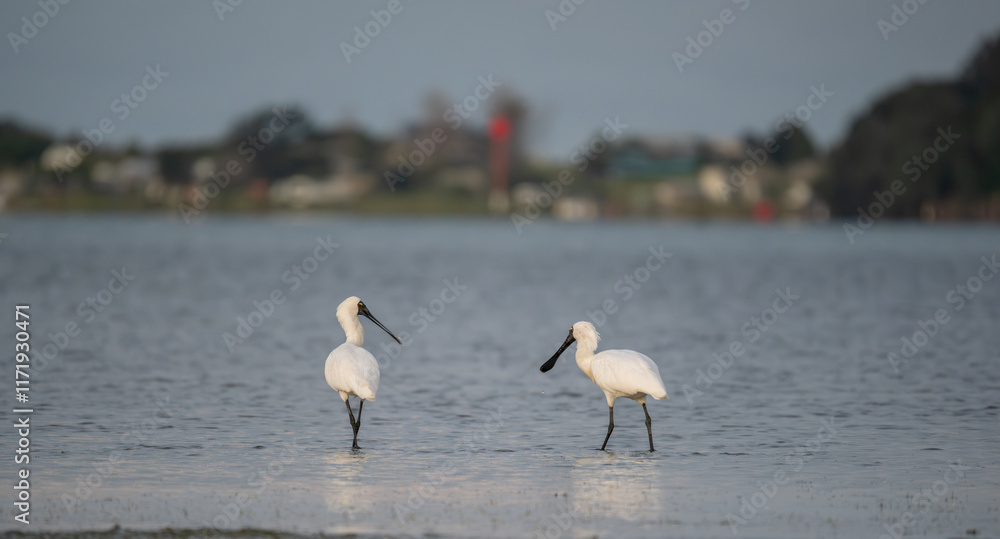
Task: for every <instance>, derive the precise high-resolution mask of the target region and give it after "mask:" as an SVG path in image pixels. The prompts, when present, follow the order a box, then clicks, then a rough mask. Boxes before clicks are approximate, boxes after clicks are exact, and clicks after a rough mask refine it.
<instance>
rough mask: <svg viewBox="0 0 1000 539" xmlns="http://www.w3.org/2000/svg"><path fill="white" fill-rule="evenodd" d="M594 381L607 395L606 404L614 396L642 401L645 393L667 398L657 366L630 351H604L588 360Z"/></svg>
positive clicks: (658, 397) (609, 403)
mask: <svg viewBox="0 0 1000 539" xmlns="http://www.w3.org/2000/svg"><path fill="white" fill-rule="evenodd" d="M590 369H591V372H592V373H593V380H594V383H595V384H597V387H599V388H601V389H602V390H603V391H604V394H605V395H606V396H607V397H608V405H611V404H613V403H614V400H615V399H616V398H618V397H625V398H628V399H632V400H635V401H637V402H639V403H640V404H641V403H643V402H646V396H647V395H648V396H650V397H653V398H654V399H657V400H659V399H665V398H667V390H666V388H664V387H663V380H662V379H661V378H660V369H659V368H658V367H657V366H656V363H654V362H653V360H652V359H649V357H647V356H646V355H644V354H640V353H639V352H635V351H632V350H605V351H604V352H601V353H600V354H597V355H595V356H594V359H593V360H592V361H591V363H590Z"/></svg>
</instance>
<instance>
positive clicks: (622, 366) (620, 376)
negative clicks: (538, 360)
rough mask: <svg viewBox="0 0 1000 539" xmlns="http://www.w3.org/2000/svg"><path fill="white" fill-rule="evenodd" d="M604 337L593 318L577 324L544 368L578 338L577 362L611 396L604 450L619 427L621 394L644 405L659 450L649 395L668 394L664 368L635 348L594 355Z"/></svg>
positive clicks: (650, 432)
mask: <svg viewBox="0 0 1000 539" xmlns="http://www.w3.org/2000/svg"><path fill="white" fill-rule="evenodd" d="M600 340H601V336H600V335H598V333H597V330H596V329H594V325H593V324H591V323H590V322H577V323H575V324H573V327H571V328H569V336H568V337H566V342H564V343H563V344H562V346H560V347H559V350H557V351H556V353H555V355H553V356H552V357H551V358H549V360H548V361H546V362H545V364H544V365H542V367H541V371H542V372H548V371H549V370H550V369H552V367H554V366H555V365H556V360H557V359H559V356H560V354H562V353H563V352H564V351H565V350H566V348H568V347H569V345H571V344H573V341H576V343H577V344H576V364H577V366H579V367H580V370H582V371H583V373H584V374H586V375H587V376H588V377H590V379H591V380H592V381H593V382H594V383H595V384H597V387H599V388H601V389H602V390H603V391H604V396H605V397H607V398H608V435H607V436H605V437H604V444H603V445H601V451H604V448H605V447H607V445H608V439H609V438H611V431H612V430H614V429H615V399H617V398H618V397H625V398H628V399H632V400H634V401H636V402H638V403H639V404H641V405H642V411H643V412H645V413H646V431H647V432H648V433H649V450H650V451H655V449H653V420H652V419H650V418H649V411H648V410H646V396H647V395H648V396H650V397H653V398H654V399H656V400H660V399H666V398H667V390H666V388H664V387H663V379H662V378H660V369H659V368H657V366H656V363H653V360H652V359H649V358H648V357H646V356H645V355H643V354H640V353H639V352H634V351H632V350H605V351H603V352H601V353H600V354H597V355H594V351H595V350H597V343H598V341H600Z"/></svg>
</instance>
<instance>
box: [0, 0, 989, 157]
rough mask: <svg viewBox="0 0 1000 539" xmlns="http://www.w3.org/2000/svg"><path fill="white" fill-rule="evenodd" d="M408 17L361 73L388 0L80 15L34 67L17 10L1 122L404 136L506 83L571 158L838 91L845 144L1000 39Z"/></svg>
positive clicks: (30, 6) (775, 27)
mask: <svg viewBox="0 0 1000 539" xmlns="http://www.w3.org/2000/svg"><path fill="white" fill-rule="evenodd" d="M220 1H223V2H224V1H225V0H220ZM910 1H911V2H912V1H914V0H910ZM401 2H402V4H401V5H402V7H403V10H402V12H400V13H398V14H397V15H394V16H393V17H392V20H391V22H389V24H388V25H387V26H386V27H385V28H384V29H382V30H381V32H380V34H379V35H378V36H377V37H375V38H374V39H372V40H371V43H370V45H368V46H367V47H365V48H364V49H363V50H362V51H361V52H360V54H356V55H354V56H353V57H352V59H351V62H350V63H348V62H347V61H346V60H345V58H344V55H343V54H342V52H341V48H340V43H341V42H342V41H347V42H351V41H353V39H354V27H355V26H364V25H365V24H366V23H367V22H369V21H371V20H372V17H371V15H370V14H369V11H370V10H382V9H385V8H386V6H387V5H388V4H389V0H374V1H369V2H363V3H362V2H354V3H346V2H318V1H314V2H305V1H283V2H277V1H273V2H262V1H254V0H243V2H242V4H241V5H239V6H237V7H236V8H235V9H234V10H233V11H232V12H229V13H227V14H226V15H225V17H224V20H222V21H220V20H219V17H218V16H217V15H216V11H215V8H214V7H213V4H212V2H210V1H207V0H184V1H170V2H167V1H162V2H136V1H133V2H117V1H115V2H112V1H101V2H98V1H92V2H83V1H80V0H75V1H71V2H69V4H67V5H65V6H60V11H59V13H58V14H56V15H55V16H54V17H52V18H51V20H49V21H48V23H47V24H46V25H45V27H43V28H40V29H39V31H38V33H37V35H35V36H34V37H32V38H30V39H29V40H28V42H27V43H26V44H22V45H20V50H19V52H17V53H15V52H14V50H13V47H12V46H11V43H10V39H9V37H8V33H9V32H15V33H19V32H20V31H21V27H22V25H23V22H22V21H21V17H25V16H26V17H29V19H30V18H31V17H32V15H33V14H34V13H35V12H36V11H39V9H40V8H39V5H38V3H37V0H34V1H5V2H2V3H0V30H2V31H3V34H4V36H5V37H4V42H3V44H2V45H0V73H2V79H3V83H2V85H0V116H11V115H12V116H14V117H16V118H18V119H21V120H23V121H26V122H28V123H29V124H32V125H36V126H39V127H43V128H47V129H50V130H54V131H55V132H56V133H57V134H59V135H66V134H69V133H71V132H73V131H74V130H76V132H78V130H79V129H83V128H94V127H97V125H98V122H99V121H100V120H101V119H102V118H105V117H108V118H111V119H112V121H113V122H114V125H115V131H114V133H112V134H111V135H110V136H109V140H110V142H111V144H123V143H125V142H127V141H129V140H130V139H138V140H139V141H141V142H142V143H143V144H147V145H148V144H155V143H161V142H164V141H182V140H193V139H206V138H210V137H215V136H218V135H220V134H221V133H223V132H224V131H225V130H226V129H227V128H228V127H229V126H230V125H231V124H232V122H233V121H234V120H235V119H236V118H237V117H238V116H239V115H241V114H245V113H247V112H250V111H251V110H253V109H256V108H258V107H261V106H263V105H266V104H274V103H286V102H297V103H300V104H302V105H303V106H304V107H305V108H306V109H307V110H308V111H309V112H310V113H311V114H312V116H313V118H314V119H315V120H317V122H319V123H320V124H327V125H329V124H332V123H334V122H336V121H338V120H340V119H342V118H344V117H345V115H349V116H350V117H352V118H353V119H354V120H355V121H356V122H358V123H359V124H362V125H365V126H368V127H369V128H371V129H372V130H374V131H375V132H376V133H379V134H391V133H394V132H398V131H399V130H400V129H401V128H402V126H403V125H405V124H406V123H407V122H412V121H415V120H417V119H419V118H420V117H421V116H422V114H423V102H424V99H425V97H426V96H427V95H428V93H429V92H431V91H432V90H439V91H441V92H443V93H444V94H445V95H446V96H448V98H449V99H450V100H454V101H458V100H460V99H462V98H463V97H465V96H467V95H470V94H471V93H472V92H473V91H474V89H475V87H476V85H477V84H478V82H477V78H478V77H480V76H483V75H488V74H491V73H492V74H493V76H494V78H495V79H496V80H497V81H500V82H501V83H502V85H503V87H506V88H508V89H510V90H514V91H516V92H517V93H518V94H520V95H522V96H524V97H525V98H526V99H527V100H528V101H529V103H530V105H531V106H532V108H533V110H534V111H535V112H536V113H537V114H536V116H535V118H534V119H535V123H536V126H537V132H536V133H535V135H534V139H535V145H534V147H533V151H535V152H536V153H539V154H543V155H546V156H549V157H554V158H562V159H565V158H568V156H569V154H570V152H571V151H572V149H573V148H574V147H575V146H576V145H578V144H580V143H582V142H584V141H585V140H587V139H588V138H589V137H590V135H591V134H593V133H594V132H595V131H596V130H597V129H599V127H600V126H601V125H602V123H603V121H604V118H605V117H608V116H611V117H614V116H615V115H620V116H621V119H622V121H623V122H625V123H627V124H629V125H630V126H631V127H630V128H629V131H630V133H633V134H640V133H642V134H652V135H656V134H671V133H701V134H709V135H736V134H739V133H742V132H745V131H747V130H754V131H758V132H763V131H766V130H769V129H770V128H771V127H772V126H773V125H774V122H775V121H776V120H777V119H778V117H780V116H781V115H782V114H784V113H786V112H790V111H793V110H794V109H795V108H796V107H797V106H799V105H803V104H805V102H806V99H807V98H808V96H809V94H810V86H812V85H819V84H825V85H826V89H827V90H828V91H832V92H833V93H834V96H833V97H831V98H830V99H829V101H827V103H825V104H824V105H823V107H822V108H821V109H820V110H818V111H816V112H815V113H813V117H812V118H811V119H810V121H809V122H808V129H809V130H810V131H811V132H812V133H813V134H814V135H815V136H816V137H817V138H818V139H819V141H820V142H821V143H823V144H829V143H831V142H834V141H836V140H837V139H839V138H840V137H841V136H843V134H844V132H845V129H846V128H847V126H848V125H849V122H850V120H851V118H852V117H853V116H855V115H857V114H858V113H860V112H862V111H863V110H864V109H865V108H867V106H868V105H869V103H870V101H871V99H873V98H874V97H876V96H877V95H879V94H881V93H883V92H885V91H887V90H890V89H892V88H894V87H898V86H900V85H901V84H904V83H905V82H907V81H909V80H912V79H913V78H936V77H944V76H952V75H954V74H955V73H956V72H957V71H958V69H959V68H960V67H961V66H962V65H964V63H965V62H966V61H967V59H968V58H969V56H970V55H971V54H972V52H973V51H974V50H975V49H976V47H978V46H979V44H980V43H981V42H982V40H983V39H984V38H985V37H988V36H991V35H995V34H996V33H997V32H998V31H1000V3H997V2H961V3H958V2H943V1H939V0H929V1H927V3H926V4H924V5H922V6H920V7H919V9H918V10H917V12H916V13H914V14H913V15H911V16H910V17H909V20H908V21H907V22H906V23H905V24H904V25H903V26H901V27H900V29H899V31H897V32H893V33H892V34H891V37H890V39H889V40H888V41H887V42H886V41H884V40H883V36H882V34H881V32H880V31H879V29H878V25H877V21H878V20H879V19H885V20H889V17H890V15H891V14H892V8H891V6H892V4H893V3H892V2H870V1H839V2H822V3H820V2H765V1H761V0H749V5H748V6H747V9H745V10H741V9H740V6H741V4H740V3H734V2H733V1H731V0H717V1H711V2H686V3H682V4H673V3H667V2H652V1H650V2H614V3H612V2H598V1H596V0H588V1H587V2H585V3H583V4H582V5H580V6H578V7H577V8H576V12H575V13H573V14H572V15H571V16H569V17H568V20H566V21H565V22H561V23H559V24H558V26H557V29H556V30H555V31H553V30H552V29H551V28H550V26H549V22H548V21H547V20H546V16H545V11H546V10H547V9H551V10H558V5H559V1H558V0H545V1H541V2H527V1H525V2H459V1H454V2H434V1H431V0H401ZM565 2H566V3H569V0H565ZM902 3H903V2H902V1H901V0H897V1H896V4H898V5H902ZM723 9H731V10H732V11H733V12H734V17H735V21H733V22H732V23H731V24H727V25H725V27H724V30H723V32H722V34H721V35H720V36H719V37H717V38H714V39H713V41H714V42H713V43H712V44H711V45H709V46H708V47H707V48H705V50H704V51H703V52H702V54H701V56H700V57H699V58H697V59H695V60H694V63H693V64H690V65H686V66H685V68H684V72H683V73H679V72H678V69H677V67H676V65H675V63H674V60H673V59H672V58H671V55H672V53H674V52H681V53H683V52H684V49H685V47H686V46H687V42H686V39H687V37H688V36H691V37H695V36H696V35H697V33H698V32H700V31H702V30H704V29H705V28H704V26H703V25H702V21H703V20H704V19H715V18H718V17H719V14H720V12H721V11H722V10H723ZM156 64H159V65H160V67H161V69H162V70H164V71H167V72H169V73H170V75H169V76H168V77H167V78H166V79H164V81H163V82H162V84H161V85H160V86H159V87H157V88H156V89H155V90H153V91H152V92H150V93H149V95H148V96H147V97H146V100H145V101H143V102H142V103H140V104H139V105H138V106H137V108H136V109H135V110H133V111H131V114H130V115H129V116H128V117H127V118H125V119H121V120H119V119H118V115H117V114H116V113H114V112H112V111H111V109H110V107H111V103H112V101H113V100H115V99H116V98H117V97H118V96H119V95H120V94H121V93H123V92H128V91H129V90H131V89H132V87H133V86H134V85H136V84H139V83H140V82H141V81H142V78H143V76H144V75H145V71H146V66H155V65H156ZM479 112H480V113H481V112H482V109H481V110H480V111H479ZM483 118H484V116H483V115H482V114H479V115H478V116H477V118H476V121H477V122H480V123H481V122H482V121H483Z"/></svg>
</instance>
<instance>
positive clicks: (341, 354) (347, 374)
mask: <svg viewBox="0 0 1000 539" xmlns="http://www.w3.org/2000/svg"><path fill="white" fill-rule="evenodd" d="M359 314H360V315H364V316H366V317H368V319H369V320H371V321H372V322H375V324H376V325H378V327H380V328H382V329H384V330H385V332H386V333H388V334H389V336H390V337H392V338H393V339H396V342H398V343H399V344H403V343H402V342H401V341H400V340H399V338H397V337H396V336H395V335H393V334H392V332H391V331H389V329H388V328H387V327H385V326H383V325H382V323H381V322H379V321H378V320H376V319H375V317H374V316H372V313H371V311H369V310H368V307H366V306H365V303H364V302H363V301H361V300H360V299H358V297H357V296H351V297H349V298H347V299H345V300H344V302H343V303H341V304H340V306H339V307H337V321H339V322H340V327H342V328H344V333H346V334H347V342H345V343H344V344H342V345H340V346H338V347H336V348H334V349H333V352H330V355H329V356H327V358H326V383H328V384H330V387H332V388H333V389H334V390H336V391H337V392H338V393H340V398H341V399H342V400H343V401H344V404H346V405H347V414H348V416H349V417H350V419H351V428H352V429H354V445H353V446H352V449H360V448H359V447H358V431H359V430H360V429H361V408H362V407H363V406H364V405H365V401H366V400H375V394H376V393H378V381H379V371H378V361H375V356H373V355H372V354H371V352H369V351H368V350H365V349H364V348H361V346H362V345H364V344H365V330H364V328H362V327H361V322H360V321H359V320H358V315H359ZM351 395H354V396H355V397H358V398H359V399H361V403H360V404H358V419H357V421H355V420H354V412H353V411H351V403H350V401H348V400H347V399H348V397H350V396H351Z"/></svg>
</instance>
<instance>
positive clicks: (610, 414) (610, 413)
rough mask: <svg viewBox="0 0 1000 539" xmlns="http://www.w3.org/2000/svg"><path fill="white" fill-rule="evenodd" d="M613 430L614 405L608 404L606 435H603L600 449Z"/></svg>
mask: <svg viewBox="0 0 1000 539" xmlns="http://www.w3.org/2000/svg"><path fill="white" fill-rule="evenodd" d="M613 430H615V407H614V406H608V435H607V436H605V437H604V445H602V446H601V451H604V448H605V447H607V445H608V439H609V438H611V431H613Z"/></svg>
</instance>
